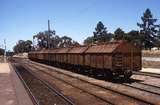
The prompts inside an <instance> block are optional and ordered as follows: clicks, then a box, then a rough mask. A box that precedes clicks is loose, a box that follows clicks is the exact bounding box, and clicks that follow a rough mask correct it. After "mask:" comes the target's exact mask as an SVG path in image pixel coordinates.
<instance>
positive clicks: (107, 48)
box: [85, 42, 120, 53]
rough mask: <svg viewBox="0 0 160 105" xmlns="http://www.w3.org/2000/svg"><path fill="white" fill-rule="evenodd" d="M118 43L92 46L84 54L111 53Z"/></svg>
mask: <svg viewBox="0 0 160 105" xmlns="http://www.w3.org/2000/svg"><path fill="white" fill-rule="evenodd" d="M119 45H120V43H115V42H114V43H108V44H103V45H93V46H91V47H89V48H88V50H87V51H86V52H85V53H112V52H113V51H114V50H115V49H116V48H117V47H118V46H119Z"/></svg>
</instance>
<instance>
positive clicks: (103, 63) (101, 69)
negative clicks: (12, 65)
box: [28, 41, 142, 79]
mask: <svg viewBox="0 0 160 105" xmlns="http://www.w3.org/2000/svg"><path fill="white" fill-rule="evenodd" d="M28 57H29V59H31V60H34V61H37V62H41V63H46V64H50V65H53V66H57V67H61V68H65V69H72V70H74V71H76V72H88V73H92V74H94V75H103V76H105V77H106V78H114V77H124V78H126V79H127V78H129V77H130V76H131V75H132V71H139V70H141V62H142V61H141V49H140V48H138V47H136V46H134V45H133V44H131V43H128V42H126V41H114V42H108V43H105V44H99V45H89V46H79V47H69V48H55V49H46V50H40V51H32V52H30V53H29V54H28Z"/></svg>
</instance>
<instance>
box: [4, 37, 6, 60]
mask: <svg viewBox="0 0 160 105" xmlns="http://www.w3.org/2000/svg"><path fill="white" fill-rule="evenodd" d="M4 62H6V39H4Z"/></svg>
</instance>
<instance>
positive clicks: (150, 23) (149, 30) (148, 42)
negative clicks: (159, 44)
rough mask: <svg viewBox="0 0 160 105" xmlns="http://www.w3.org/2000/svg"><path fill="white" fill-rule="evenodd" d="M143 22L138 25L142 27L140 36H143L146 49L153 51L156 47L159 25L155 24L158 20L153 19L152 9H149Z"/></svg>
mask: <svg viewBox="0 0 160 105" xmlns="http://www.w3.org/2000/svg"><path fill="white" fill-rule="evenodd" d="M141 20H142V23H137V25H138V26H139V27H140V34H141V36H142V40H141V41H142V42H141V44H142V46H143V47H144V48H145V49H147V48H149V49H151V48H152V47H153V45H154V41H155V40H156V39H155V38H156V33H157V30H156V27H157V25H155V22H156V21H157V19H154V18H153V15H152V13H151V11H150V9H148V8H147V9H146V11H145V12H144V13H143V16H142V17H141Z"/></svg>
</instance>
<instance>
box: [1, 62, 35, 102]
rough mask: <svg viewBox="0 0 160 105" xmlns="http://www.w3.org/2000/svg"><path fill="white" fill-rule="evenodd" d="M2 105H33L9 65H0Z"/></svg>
mask: <svg viewBox="0 0 160 105" xmlns="http://www.w3.org/2000/svg"><path fill="white" fill-rule="evenodd" d="M0 105H33V103H32V101H31V99H30V97H29V95H28V94H27V92H26V90H25V88H24V87H23V85H22V83H21V81H20V79H19V78H18V76H17V74H16V73H15V71H14V70H13V68H12V67H11V65H10V64H9V63H0Z"/></svg>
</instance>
